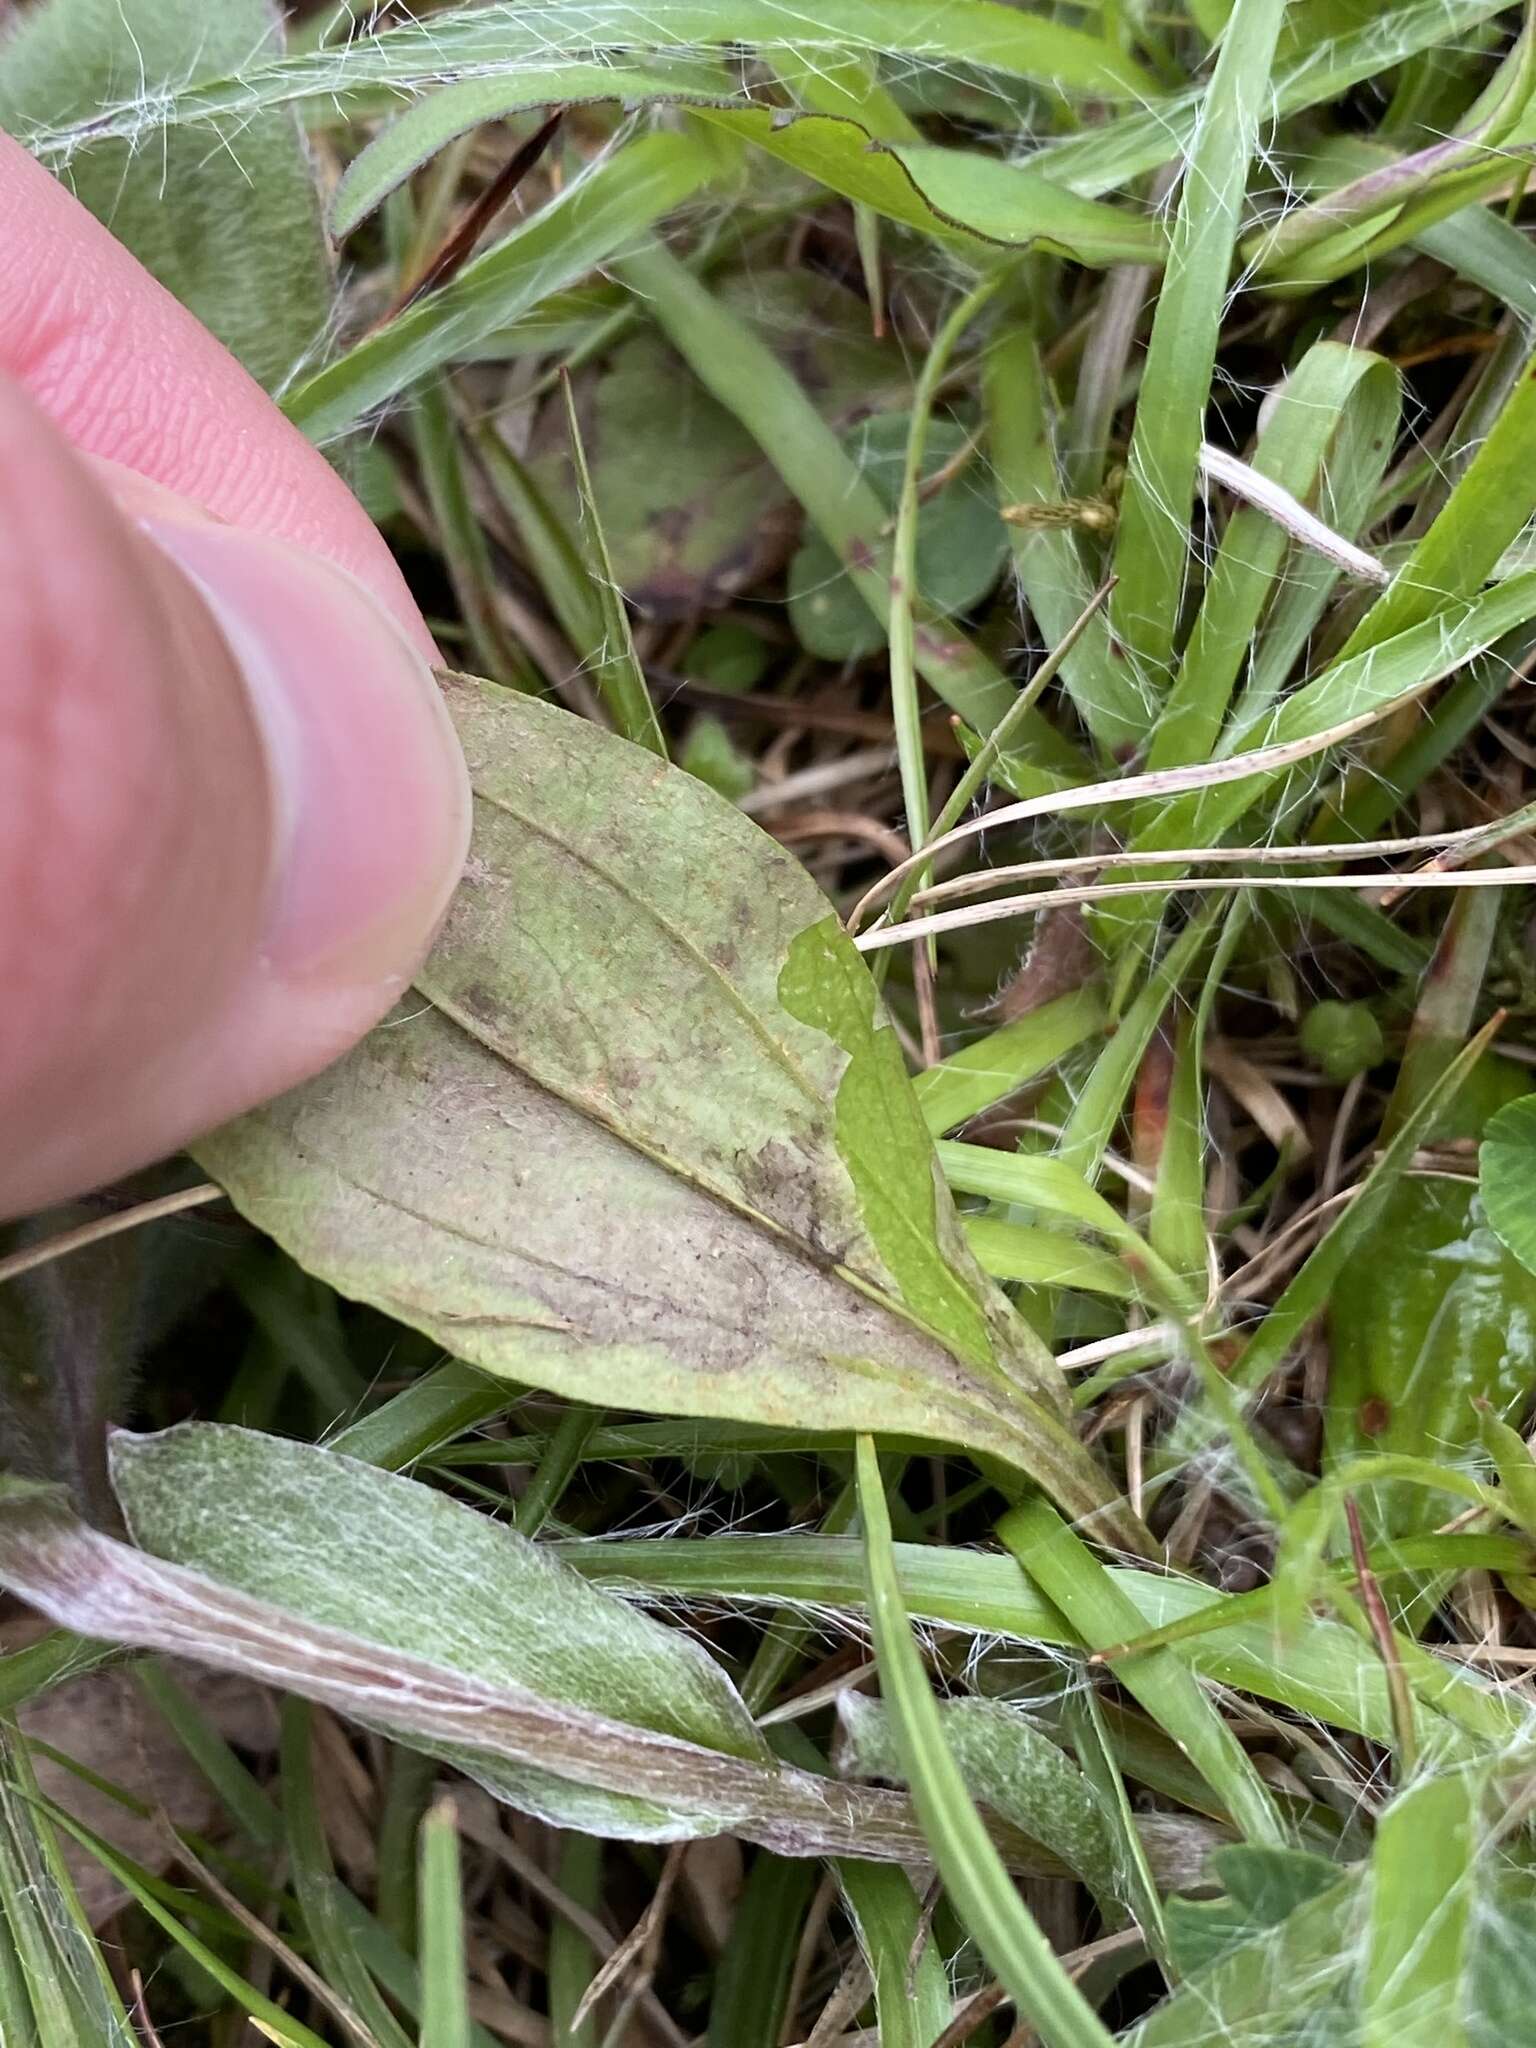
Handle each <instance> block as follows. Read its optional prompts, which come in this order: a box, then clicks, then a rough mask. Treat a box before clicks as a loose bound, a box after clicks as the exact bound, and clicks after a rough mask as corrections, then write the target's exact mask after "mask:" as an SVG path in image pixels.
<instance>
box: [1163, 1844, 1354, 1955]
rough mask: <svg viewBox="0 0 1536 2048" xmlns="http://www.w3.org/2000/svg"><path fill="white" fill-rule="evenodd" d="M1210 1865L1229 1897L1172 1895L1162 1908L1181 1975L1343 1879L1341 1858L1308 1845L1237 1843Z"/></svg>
mask: <svg viewBox="0 0 1536 2048" xmlns="http://www.w3.org/2000/svg"><path fill="white" fill-rule="evenodd" d="M1211 1865H1212V1868H1213V1870H1214V1873H1215V1875H1216V1876H1217V1877H1218V1878H1219V1879H1220V1881H1221V1882H1222V1883H1223V1884H1224V1885H1225V1886H1226V1888H1227V1896H1226V1897H1225V1898H1221V1899H1201V1900H1195V1899H1170V1900H1169V1901H1168V1903H1167V1905H1166V1906H1165V1907H1164V1909H1163V1911H1164V1917H1165V1920H1166V1923H1167V1928H1168V1943H1169V1953H1170V1959H1171V1960H1172V1962H1173V1964H1174V1967H1175V1968H1176V1969H1177V1970H1178V1973H1179V1975H1180V1976H1181V1977H1189V1976H1193V1975H1194V1973H1195V1972H1196V1971H1197V1970H1203V1969H1205V1968H1207V1967H1208V1966H1209V1965H1210V1964H1211V1963H1214V1962H1219V1961H1220V1959H1221V1958H1222V1957H1223V1956H1225V1955H1229V1954H1230V1953H1231V1952H1232V1950H1233V1949H1236V1948H1240V1947H1241V1946H1242V1945H1243V1943H1244V1942H1245V1941H1254V1940H1256V1939H1257V1938H1258V1937H1259V1936H1260V1935H1262V1934H1265V1933H1267V1932H1268V1931H1269V1930H1270V1929H1271V1928H1274V1927H1278V1926H1280V1924H1281V1923H1282V1922H1283V1921H1285V1920H1287V1919H1288V1918H1289V1917H1290V1915H1291V1914H1292V1913H1294V1912H1295V1911H1296V1910H1297V1909H1298V1907H1301V1906H1304V1905H1305V1904H1306V1903H1307V1901H1308V1900H1309V1899H1313V1898H1316V1897H1317V1895H1318V1893H1319V1892H1325V1891H1329V1890H1331V1889H1332V1888H1334V1887H1335V1886H1337V1884H1338V1881H1339V1869H1338V1865H1337V1864H1335V1863H1330V1862H1329V1861H1328V1859H1327V1858H1326V1857H1325V1856H1313V1855H1311V1854H1310V1853H1309V1852H1308V1851H1306V1850H1304V1849H1273V1848H1264V1847H1260V1846H1257V1845H1255V1844H1253V1843H1248V1842H1241V1843H1234V1844H1233V1845H1232V1847H1230V1848H1226V1849H1218V1850H1216V1852H1215V1853H1214V1855H1213V1856H1212V1857H1211Z"/></svg>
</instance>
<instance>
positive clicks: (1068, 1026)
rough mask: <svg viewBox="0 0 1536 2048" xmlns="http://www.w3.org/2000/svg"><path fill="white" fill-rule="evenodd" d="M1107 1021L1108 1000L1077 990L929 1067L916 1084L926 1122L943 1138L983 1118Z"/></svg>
mask: <svg viewBox="0 0 1536 2048" xmlns="http://www.w3.org/2000/svg"><path fill="white" fill-rule="evenodd" d="M1104 1022H1105V1018H1104V1000H1103V998H1102V996H1100V994H1099V992H1098V991H1097V989H1092V988H1080V989H1073V990H1072V991H1071V993H1070V994H1068V995H1064V996H1057V997H1056V998H1055V999H1054V1000H1053V1001H1051V1002H1049V1003H1042V1004H1041V1006H1040V1008H1039V1009H1038V1010H1031V1011H1030V1012H1029V1013H1028V1014H1027V1015H1026V1016H1023V1017H1015V1018H1014V1019H1013V1020H1012V1022H1011V1023H1008V1024H1004V1025H1002V1026H1000V1027H999V1029H998V1030H996V1031H991V1032H988V1033H987V1035H986V1036H985V1037H984V1038H978V1039H977V1040H976V1041H975V1043H974V1044H972V1045H967V1046H963V1047H962V1048H961V1050H960V1051H959V1052H955V1053H951V1054H950V1055H949V1057H948V1058H947V1059H942V1060H939V1061H937V1062H935V1064H934V1065H933V1066H931V1067H925V1068H924V1069H923V1071H922V1072H921V1073H920V1074H919V1075H918V1076H917V1078H916V1081H915V1082H914V1084H913V1085H914V1086H915V1087H916V1089H917V1099H918V1102H919V1103H920V1104H921V1105H922V1111H923V1121H924V1122H925V1123H926V1124H927V1126H928V1128H929V1130H930V1131H931V1132H932V1133H933V1135H934V1137H936V1138H937V1137H940V1136H942V1135H943V1133H944V1132H945V1131H952V1130H954V1129H955V1128H956V1126H957V1125H959V1124H963V1123H965V1122H967V1121H968V1120H969V1119H970V1118H971V1117H973V1116H980V1114H981V1112H982V1111H983V1110H984V1109H990V1108H991V1107H992V1105H993V1104H994V1103H997V1102H1002V1101H1003V1100H1004V1099H1005V1098H1006V1097H1008V1096H1009V1095H1012V1094H1014V1093H1015V1091H1017V1090H1019V1089H1022V1088H1023V1087H1025V1086H1026V1085H1027V1083H1029V1082H1030V1081H1033V1080H1034V1079H1035V1078H1036V1077H1037V1076H1038V1075H1040V1074H1043V1073H1045V1072H1046V1070H1047V1069H1048V1068H1050V1067H1053V1066H1054V1065H1055V1064H1056V1062H1057V1061H1058V1060H1059V1059H1061V1058H1062V1057H1063V1056H1064V1055H1065V1054H1067V1053H1069V1052H1070V1051H1071V1050H1072V1048H1073V1047H1074V1046H1076V1045H1081V1044H1082V1042H1083V1040H1084V1039H1086V1038H1090V1037H1091V1036H1092V1035H1093V1034H1094V1032H1096V1031H1102V1030H1103V1028H1104Z"/></svg>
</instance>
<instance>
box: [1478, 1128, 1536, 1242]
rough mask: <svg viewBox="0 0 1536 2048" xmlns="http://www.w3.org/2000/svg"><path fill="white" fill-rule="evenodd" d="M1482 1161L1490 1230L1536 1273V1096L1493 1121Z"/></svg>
mask: <svg viewBox="0 0 1536 2048" xmlns="http://www.w3.org/2000/svg"><path fill="white" fill-rule="evenodd" d="M1477 1161H1478V1187H1479V1189H1480V1191H1481V1194H1482V1200H1483V1209H1484V1212H1485V1213H1486V1215H1487V1218H1488V1227H1489V1229H1490V1230H1492V1231H1493V1233H1494V1235H1495V1236H1496V1237H1497V1238H1498V1240H1499V1242H1500V1244H1502V1245H1503V1246H1504V1248H1505V1250H1506V1251H1509V1252H1512V1253H1513V1254H1514V1256H1515V1257H1516V1258H1517V1259H1518V1260H1519V1261H1520V1263H1521V1265H1522V1266H1524V1267H1525V1269H1526V1271H1527V1272H1530V1273H1536V1095H1522V1096H1521V1097H1520V1099H1519V1101H1518V1102H1510V1103H1506V1104H1505V1106H1504V1108H1503V1109H1501V1110H1500V1111H1499V1112H1498V1114H1497V1116H1494V1117H1491V1118H1490V1119H1489V1122H1488V1128H1487V1130H1486V1131H1485V1132H1484V1133H1483V1142H1482V1144H1481V1145H1480V1146H1479V1148H1478V1155H1477Z"/></svg>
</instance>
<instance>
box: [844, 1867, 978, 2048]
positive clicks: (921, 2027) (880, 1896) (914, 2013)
mask: <svg viewBox="0 0 1536 2048" xmlns="http://www.w3.org/2000/svg"><path fill="white" fill-rule="evenodd" d="M837 1880H838V1883H839V1884H840V1885H841V1886H842V1891H843V1897H844V1899H845V1900H846V1901H847V1903H848V1910H849V1912H850V1913H851V1914H852V1916H853V1921H854V1925H855V1926H856V1927H857V1929H858V1932H859V1946H860V1948H861V1949H863V1951H864V1956H865V1959H866V1961H867V1962H868V1964H869V1971H870V1975H871V1976H872V1977H873V1978H874V1980H875V2024H876V2028H877V2030H878V2033H879V2037H880V2048H931V2044H932V2043H933V2042H934V2041H935V2040H937V2038H938V2036H939V2035H940V2034H942V2033H943V2031H944V2029H945V2028H946V2027H947V2026H948V2025H949V2022H950V2019H951V2016H952V2007H951V2003H950V1996H949V1979H948V1977H947V1976H946V1975H945V1972H944V1958H943V1957H942V1956H941V1955H940V1954H939V1950H938V1946H937V1944H936V1943H935V1941H934V1938H933V1935H932V1934H931V1932H930V1931H929V1930H928V1928H927V1927H926V1926H925V1925H924V1924H923V1918H922V1908H921V1905H920V1903H919V1901H918V1897H917V1894H916V1892H914V1891H913V1889H912V1880H911V1879H910V1878H909V1877H908V1876H907V1873H906V1872H905V1871H904V1870H893V1869H892V1868H891V1867H890V1865H889V1864H884V1863H854V1862H851V1861H847V1860H844V1861H842V1862H840V1863H839V1864H838V1865H837Z"/></svg>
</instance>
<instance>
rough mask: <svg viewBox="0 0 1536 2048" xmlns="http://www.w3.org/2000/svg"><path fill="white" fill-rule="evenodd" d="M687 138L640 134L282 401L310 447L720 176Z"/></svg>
mask: <svg viewBox="0 0 1536 2048" xmlns="http://www.w3.org/2000/svg"><path fill="white" fill-rule="evenodd" d="M719 168H720V160H719V158H718V156H717V155H716V154H715V153H714V152H713V151H712V150H710V149H708V148H707V147H706V146H705V145H704V143H703V142H701V141H699V140H697V139H695V138H693V137H690V136H685V135H642V136H639V137H638V138H637V139H636V140H635V141H633V142H631V143H629V144H627V145H626V146H625V147H624V148H623V149H621V150H618V151H615V152H614V154H613V155H611V156H609V157H607V158H605V159H604V160H603V161H601V162H600V163H598V164H596V165H594V166H593V168H592V169H591V170H589V171H587V172H585V173H583V175H582V176H581V177H579V178H576V179H574V180H573V181H572V183H571V184H569V185H568V186H567V187H566V188H565V190H564V191H563V192H562V193H561V194H560V195H559V197H558V198H557V199H554V200H552V201H551V202H550V203H549V205H547V206H545V207H543V208H542V209H541V210H540V211H539V212H538V213H536V214H535V215H534V216H533V217H532V219H531V220H528V221H525V222H523V223H522V225H521V226H519V227H516V228H514V229H513V230H512V232H511V233H510V234H508V235H506V236H504V237H503V238H502V240H501V241H499V242H498V243H497V244H496V245H495V246H494V247H493V248H491V249H488V250H487V251H486V252H485V254H484V255H483V256H477V257H476V258H475V259H474V261H473V262H470V263H467V264H465V266H464V268H463V269H462V270H461V271H460V272H459V274H458V276H457V277H455V278H453V279H452V280H451V281H450V282H449V283H448V284H445V285H444V286H443V287H442V289H441V290H440V291H436V292H432V293H430V294H429V295H428V296H427V297H425V298H422V299H418V300H417V302H416V303H415V304H414V305H413V306H408V307H407V308H406V309H405V311H404V312H402V313H398V314H397V315H396V316H395V318H394V319H393V320H390V321H389V322H387V323H386V325H384V326H383V327H380V328H378V329H377V330H376V331H375V332H374V333H372V334H370V335H366V336H365V337H364V338H363V340H361V341H360V342H358V343H357V344H356V345H355V346H354V347H352V348H351V349H349V350H348V351H347V353H346V354H345V355H343V356H341V357H339V358H338V359H337V360H336V361H335V362H334V363H329V364H327V365H326V367H325V368H324V369H323V370H319V371H317V372H316V373H315V375H314V376H312V377H309V378H306V380H305V381H304V382H303V383H302V384H300V385H298V386H297V387H296V388H295V389H294V390H293V391H291V392H290V393H289V394H288V397H287V401H286V404H285V410H286V411H287V414H288V417H289V418H290V419H291V420H293V421H294V423H295V424H296V425H297V426H300V427H302V428H303V430H304V432H305V433H306V434H308V435H309V437H310V439H311V440H312V441H330V440H334V439H335V437H336V436H337V435H338V434H343V433H345V432H346V430H347V429H348V428H349V427H352V426H355V425H356V424H357V422H358V421H359V420H361V419H364V418H365V417H366V416H367V415H368V414H369V413H372V412H374V411H376V410H377V409H378V408H379V407H380V406H382V405H385V404H387V403H388V402H389V401H390V400H391V399H393V398H398V397H399V396H400V394H401V393H402V392H404V391H408V390H409V389H410V388H411V387H412V386H413V385H415V384H418V383H420V381H421V380H422V378H424V377H428V376H430V375H431V374H432V372H433V371H434V370H437V369H440V368H441V367H442V366H443V365H444V364H445V363H448V362H451V361H453V360H454V359H455V358H456V357H458V356H461V355H464V354H467V353H469V352H471V351H473V349H474V348H475V347H476V346H477V345H478V344H479V343H481V342H482V341H484V340H485V339H486V337H487V336H489V335H491V334H493V333H495V331H496V329H497V328H499V327H506V326H510V325H511V323H512V322H513V321H515V320H517V319H518V318H520V317H521V315H523V314H524V313H526V312H528V311H529V309H530V308H531V307H533V306H536V305H537V304H538V303H539V301H540V300H541V299H544V298H547V297H548V296H549V294H550V293H551V292H554V291H559V290H560V289H561V288H562V287H563V286H566V285H569V284H574V283H575V282H576V280H577V279H578V278H581V277H584V276H586V274H587V272H588V271H590V270H592V269H594V268H595V267H596V266H597V265H598V264H601V263H606V262H608V261H609V260H610V259H611V258H612V257H613V256H615V255H616V254H617V253H618V252H619V251H620V250H622V249H624V248H626V247H628V246H631V245H632V244H633V243H634V242H635V240H636V239H637V238H638V237H639V236H641V235H643V234H644V233H645V231H646V230H647V229H648V228H649V227H650V226H651V225H652V224H653V223H654V222H655V221H656V220H658V219H659V218H660V217H661V215H662V214H664V213H668V212H670V211H671V209H672V208H673V207H674V206H677V205H678V204H680V202H681V201H682V200H684V199H687V198H688V197H690V196H691V195H692V194H693V193H694V192H697V191H698V190H699V188H700V187H701V186H702V185H704V184H706V183H708V182H709V180H710V179H711V178H713V177H714V176H715V175H716V174H717V173H718V171H719Z"/></svg>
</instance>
